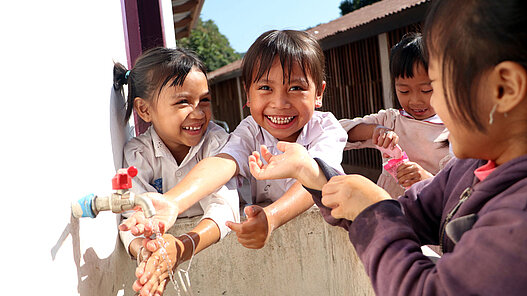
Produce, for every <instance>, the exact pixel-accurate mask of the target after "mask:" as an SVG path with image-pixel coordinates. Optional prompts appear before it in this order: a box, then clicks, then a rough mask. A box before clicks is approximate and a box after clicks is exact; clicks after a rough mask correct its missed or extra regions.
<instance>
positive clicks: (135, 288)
mask: <svg viewBox="0 0 527 296" xmlns="http://www.w3.org/2000/svg"><path fill="white" fill-rule="evenodd" d="M142 288H143V285H141V284H140V283H139V280H135V281H134V284H133V285H132V289H133V290H134V291H135V292H139V291H141V289H142Z"/></svg>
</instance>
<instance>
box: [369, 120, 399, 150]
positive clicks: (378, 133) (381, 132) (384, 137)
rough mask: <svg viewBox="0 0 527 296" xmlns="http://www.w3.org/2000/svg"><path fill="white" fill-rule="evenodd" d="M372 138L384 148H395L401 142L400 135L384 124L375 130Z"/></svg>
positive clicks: (375, 143) (374, 142)
mask: <svg viewBox="0 0 527 296" xmlns="http://www.w3.org/2000/svg"><path fill="white" fill-rule="evenodd" d="M371 140H372V142H373V144H374V145H377V146H380V147H383V148H388V149H393V148H394V147H395V145H397V143H399V136H398V135H397V134H396V133H395V132H394V131H393V130H392V129H389V128H387V127H385V126H382V125H378V126H377V127H376V128H375V129H374V130H373V135H372V137H371ZM385 157H387V156H385Z"/></svg>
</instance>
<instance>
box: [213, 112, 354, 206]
mask: <svg viewBox="0 0 527 296" xmlns="http://www.w3.org/2000/svg"><path fill="white" fill-rule="evenodd" d="M346 139H347V134H346V132H345V131H344V129H343V128H342V126H341V125H340V124H339V122H338V121H337V119H336V118H335V116H334V115H333V114H332V113H330V112H320V111H315V112H314V113H313V116H312V117H311V119H310V120H309V121H308V123H307V124H306V125H305V126H304V127H303V128H302V131H301V132H300V135H299V136H298V138H297V140H296V143H298V144H300V145H302V146H304V147H305V148H306V149H307V151H308V153H309V155H310V156H311V157H318V158H321V159H323V160H324V161H325V162H326V163H328V164H329V165H330V166H331V167H333V168H335V169H336V170H338V171H343V170H342V167H341V165H340V163H341V162H342V151H343V149H344V146H345V144H346ZM277 143H278V139H276V138H275V137H273V136H272V135H271V134H270V133H269V132H268V131H266V130H265V129H264V128H262V127H261V126H259V125H258V124H257V123H256V121H254V119H253V117H252V116H248V117H246V118H245V119H244V120H243V121H242V122H241V123H240V124H239V125H238V127H237V128H236V129H235V130H234V131H233V132H232V133H231V137H230V139H229V141H228V142H227V144H226V145H225V147H224V148H223V149H222V151H221V153H226V154H228V155H230V156H232V157H233V158H234V159H235V160H236V162H237V163H238V167H239V169H240V172H239V174H240V176H243V177H245V178H246V179H248V180H249V181H250V184H251V197H244V198H245V199H246V200H245V202H246V203H247V204H256V203H263V202H274V201H276V200H278V199H279V198H280V197H281V196H282V195H283V194H284V193H285V192H286V191H287V190H288V189H289V188H290V187H291V186H292V185H293V184H294V182H295V181H296V180H295V179H291V178H289V179H279V180H256V179H255V178H254V177H253V176H252V174H251V172H250V170H249V161H248V157H249V155H251V154H252V152H253V151H257V152H260V145H265V146H267V148H268V149H269V151H270V152H271V153H272V154H281V153H282V152H281V151H280V150H278V148H277V147H276V144H277ZM262 161H264V162H265V160H263V159H262Z"/></svg>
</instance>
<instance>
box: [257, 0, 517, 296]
mask: <svg viewBox="0 0 527 296" xmlns="http://www.w3.org/2000/svg"><path fill="white" fill-rule="evenodd" d="M483 20H484V21H483ZM525 28H527V2H526V1H507V3H506V5H504V2H496V1H493V0H479V1H456V0H440V1H435V2H432V4H431V8H430V14H429V15H428V17H427V20H426V25H425V47H426V48H427V51H426V52H427V54H428V55H429V61H430V62H429V66H430V68H429V75H430V78H431V80H432V84H433V87H434V93H433V95H432V99H431V103H432V105H433V107H434V109H435V110H436V111H437V113H438V115H439V116H440V117H441V118H442V119H443V121H444V123H445V125H446V127H447V128H448V130H449V131H450V136H449V140H450V143H451V145H452V149H453V152H454V154H455V156H456V157H457V158H458V159H453V160H452V161H450V162H449V163H448V164H447V166H446V167H445V168H444V169H443V170H441V171H440V172H439V173H438V174H437V175H436V176H435V177H434V178H430V179H427V180H425V181H423V182H420V183H418V184H415V185H414V186H412V188H410V189H409V190H407V191H406V192H405V194H404V195H403V196H401V197H400V198H399V200H398V201H395V200H391V199H390V196H389V195H388V193H387V192H386V191H385V190H383V189H382V188H380V187H378V186H377V185H375V184H373V183H372V182H370V181H369V180H367V179H366V178H364V177H361V176H358V175H350V176H335V175H338V172H335V171H334V170H332V169H331V168H329V167H328V166H325V165H324V164H323V161H320V160H317V162H318V163H319V164H320V168H321V169H312V168H313V167H314V166H313V161H314V160H313V159H307V157H305V156H306V153H305V151H302V149H303V148H302V147H298V146H297V145H294V144H291V143H279V148H281V150H285V153H284V155H279V156H280V157H279V159H278V160H279V161H278V162H275V161H274V160H273V159H270V157H269V156H265V157H264V158H267V159H268V160H269V165H268V166H264V165H262V164H259V163H258V162H257V160H258V157H257V156H258V155H256V156H253V157H252V159H251V164H250V165H251V169H252V171H253V172H254V174H255V176H258V178H262V177H263V178H273V177H296V178H298V180H300V181H301V182H302V183H303V184H304V185H306V186H308V187H310V188H314V189H322V198H321V196H320V192H314V195H313V197H314V199H315V201H316V203H317V205H319V207H321V212H322V213H323V214H324V216H325V218H326V221H328V222H330V223H331V224H333V225H339V226H342V227H344V228H345V229H346V230H348V231H349V237H350V241H351V242H352V243H353V245H354V246H355V249H356V250H357V253H358V255H359V257H360V258H361V260H362V262H363V263H364V267H365V268H366V271H367V273H368V274H369V276H370V279H371V281H372V284H373V287H374V290H375V292H376V294H379V295H524V294H525V291H527V281H526V280H525V279H526V278H527V269H526V268H525V266H526V265H527V252H526V251H525V246H526V244H527V207H526V205H527V136H526V135H527V31H526V30H525ZM460 36H463V38H460ZM302 157H304V158H302ZM273 165H274V167H273ZM268 168H271V170H268ZM302 168H304V169H302ZM300 172H302V173H300ZM322 173H323V174H322ZM332 176H335V177H333V178H331V179H330V181H329V182H327V179H329V178H330V177H332ZM326 182H327V184H325V185H323V184H324V183H326ZM330 214H331V215H330ZM350 220H353V223H351V222H350ZM423 244H441V246H442V248H443V250H444V252H445V255H443V256H442V257H441V258H440V259H439V260H438V261H437V263H436V264H434V263H433V262H432V261H430V259H429V258H427V257H426V256H424V255H423V254H422V253H421V250H420V248H419V246H420V245H423Z"/></svg>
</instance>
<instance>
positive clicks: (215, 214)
mask: <svg viewBox="0 0 527 296" xmlns="http://www.w3.org/2000/svg"><path fill="white" fill-rule="evenodd" d="M228 138H229V134H227V132H225V130H224V129H223V128H221V127H219V126H218V125H216V124H215V123H213V122H212V121H211V122H209V125H208V127H207V131H206V132H205V135H204V136H203V137H202V138H201V141H200V142H199V143H198V144H197V145H196V146H192V147H190V150H189V152H188V154H187V155H186V156H185V158H184V159H183V161H182V162H181V164H179V165H178V163H177V162H176V160H175V159H174V156H173V155H172V153H171V152H170V150H169V149H168V147H167V146H166V145H165V143H163V141H162V140H161V139H160V138H159V136H158V135H157V133H156V131H155V130H154V128H153V127H152V126H151V127H149V128H148V130H147V131H146V132H145V133H143V134H142V135H140V136H138V137H135V138H133V139H132V140H130V141H129V142H128V143H127V144H126V146H125V147H124V157H125V165H126V166H131V165H133V166H135V167H136V168H137V170H138V174H137V176H135V178H133V180H132V191H133V192H134V193H136V194H141V193H144V192H159V193H165V192H167V191H169V190H170V189H172V188H173V187H174V186H176V184H178V183H179V182H180V181H181V180H182V179H183V178H184V177H185V176H186V175H187V174H188V173H189V172H190V170H191V169H192V168H193V167H194V166H195V165H196V164H197V163H198V162H199V161H200V160H202V159H203V158H206V157H209V156H214V155H217V154H218V153H219V151H220V150H221V148H222V147H223V146H224V145H225V143H226V142H227V140H228ZM198 215H203V217H202V219H205V218H209V219H212V220H213V221H214V222H216V224H217V225H218V227H219V229H220V233H221V238H223V237H225V235H227V233H229V231H230V229H229V228H228V227H227V226H225V222H226V221H235V222H239V221H240V212H239V196H238V190H237V188H236V182H235V180H231V181H229V182H228V183H227V184H225V185H224V186H223V187H221V188H220V189H219V190H218V191H216V192H215V193H213V194H211V195H209V196H207V197H205V198H203V199H201V200H200V201H199V202H198V203H196V204H194V205H193V206H192V207H190V208H189V209H188V210H186V211H185V212H183V213H181V215H179V216H178V217H193V216H198ZM124 216H126V215H124ZM126 233H128V234H124V233H121V239H122V240H123V244H124V245H125V247H126V250H128V246H129V243H130V242H131V240H133V239H134V238H135V237H134V236H133V235H131V234H130V233H129V232H126ZM123 235H125V236H131V237H130V239H127V238H123Z"/></svg>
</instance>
